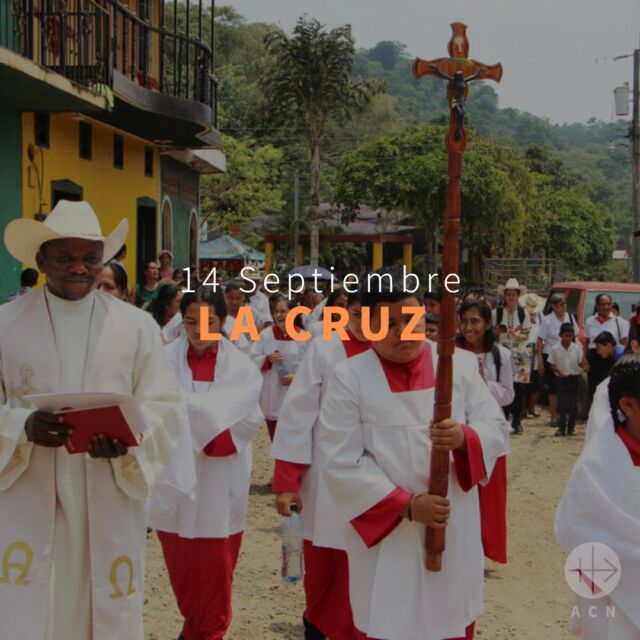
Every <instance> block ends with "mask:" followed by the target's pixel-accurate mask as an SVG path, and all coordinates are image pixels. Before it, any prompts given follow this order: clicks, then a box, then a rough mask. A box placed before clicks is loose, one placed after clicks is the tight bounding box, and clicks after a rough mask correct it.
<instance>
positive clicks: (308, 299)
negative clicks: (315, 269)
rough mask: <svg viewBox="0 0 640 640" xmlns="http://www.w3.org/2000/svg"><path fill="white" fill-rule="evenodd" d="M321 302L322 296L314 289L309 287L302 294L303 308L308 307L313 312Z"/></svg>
mask: <svg viewBox="0 0 640 640" xmlns="http://www.w3.org/2000/svg"><path fill="white" fill-rule="evenodd" d="M320 300H321V296H320V294H319V293H318V292H317V291H316V290H315V289H314V288H313V287H307V288H306V289H305V290H304V293H303V294H302V300H301V304H302V306H303V307H308V308H309V309H311V311H312V312H313V310H314V309H315V308H316V307H317V306H318V304H320Z"/></svg>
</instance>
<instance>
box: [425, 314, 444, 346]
mask: <svg viewBox="0 0 640 640" xmlns="http://www.w3.org/2000/svg"><path fill="white" fill-rule="evenodd" d="M424 322H425V328H424V333H425V337H426V338H427V339H429V340H431V341H432V342H438V325H439V324H440V316H436V315H433V314H432V313H427V314H425V316H424Z"/></svg>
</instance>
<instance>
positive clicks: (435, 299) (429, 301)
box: [424, 288, 442, 316]
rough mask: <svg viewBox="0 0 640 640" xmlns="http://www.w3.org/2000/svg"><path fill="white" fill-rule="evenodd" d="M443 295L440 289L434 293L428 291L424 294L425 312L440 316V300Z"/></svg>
mask: <svg viewBox="0 0 640 640" xmlns="http://www.w3.org/2000/svg"><path fill="white" fill-rule="evenodd" d="M441 298H442V294H441V293H440V289H439V288H438V289H436V290H434V291H427V292H425V294H424V312H425V313H430V314H431V315H432V316H439V315H440V299H441Z"/></svg>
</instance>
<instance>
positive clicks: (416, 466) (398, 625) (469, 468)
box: [320, 268, 509, 640]
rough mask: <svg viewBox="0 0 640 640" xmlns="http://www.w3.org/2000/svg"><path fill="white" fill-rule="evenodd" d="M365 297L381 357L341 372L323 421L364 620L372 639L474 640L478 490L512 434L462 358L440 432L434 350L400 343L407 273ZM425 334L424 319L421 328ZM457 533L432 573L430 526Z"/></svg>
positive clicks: (327, 463) (325, 452) (347, 364)
mask: <svg viewBox="0 0 640 640" xmlns="http://www.w3.org/2000/svg"><path fill="white" fill-rule="evenodd" d="M383 273H389V274H390V275H391V276H392V283H391V285H390V286H389V285H387V283H386V282H384V283H383V285H382V287H381V288H382V292H381V293H378V292H377V291H373V292H369V293H368V294H364V295H363V308H364V307H365V306H368V307H369V308H370V309H371V315H372V322H371V324H372V329H373V331H374V332H376V331H378V330H379V329H381V328H384V323H383V322H382V321H381V315H382V312H381V309H382V308H383V307H386V308H387V309H388V311H389V323H388V324H389V330H388V332H386V336H385V337H383V338H382V339H379V340H374V341H373V348H372V349H370V350H369V351H366V352H365V353H362V354H360V355H358V356H355V357H353V358H350V359H349V360H346V361H344V362H342V363H340V364H339V365H338V366H337V367H336V369H335V373H334V376H333V378H332V380H331V381H330V382H329V388H328V391H327V394H326V396H325V398H324V402H323V406H322V410H321V414H320V447H321V457H322V460H323V475H324V479H325V481H326V483H327V486H328V488H329V491H330V492H331V495H332V497H333V499H334V501H335V503H336V506H337V508H338V511H339V514H340V517H341V519H342V521H343V522H344V523H345V525H346V526H345V538H346V548H347V554H348V557H349V581H350V585H349V591H350V598H351V606H352V609H353V615H354V621H355V624H356V626H357V628H358V629H359V630H360V631H361V632H362V633H363V634H365V635H366V637H367V638H376V639H380V640H443V639H445V638H467V639H469V638H472V637H473V630H474V624H475V621H476V620H477V618H478V617H479V616H480V615H481V613H482V610H483V603H482V590H483V566H484V565H483V551H482V542H481V536H480V514H479V507H478V494H477V484H478V483H479V482H485V481H486V479H487V478H488V477H489V476H490V475H491V472H492V470H493V466H494V464H495V461H496V460H497V458H499V457H500V456H501V455H504V454H505V453H507V452H508V450H509V443H508V430H509V427H508V424H507V422H506V420H505V419H504V415H503V413H502V411H501V410H500V408H499V406H498V405H497V403H496V402H495V400H494V398H493V397H492V395H491V392H490V391H489V389H488V387H487V385H486V384H485V383H484V381H483V380H482V378H481V377H480V374H479V371H478V366H477V361H476V358H475V356H473V355H472V354H469V353H466V352H464V351H461V350H456V351H455V354H454V358H453V397H452V418H451V419H449V420H445V421H443V422H442V423H440V424H437V425H431V426H430V423H431V421H432V418H433V402H434V387H435V371H436V369H437V356H436V354H435V349H434V348H432V347H433V346H434V345H433V343H429V342H427V341H424V339H418V340H415V339H414V340H409V339H406V336H404V339H403V336H402V332H403V331H404V330H406V328H407V325H408V323H409V322H411V321H414V320H415V318H414V312H417V313H420V311H422V312H423V301H422V298H421V296H420V295H419V294H413V293H406V292H405V291H404V290H403V288H402V286H403V285H402V271H401V270H399V269H396V268H392V269H389V270H386V269H385V270H383ZM413 332H414V333H416V334H418V335H423V334H424V317H422V318H421V319H420V320H419V321H418V324H417V326H416V328H415V329H414V330H413ZM432 446H437V447H438V448H440V449H444V450H448V451H452V457H451V466H450V478H449V495H448V498H442V497H440V496H435V495H430V494H428V493H427V488H428V482H429V459H430V454H431V448H432ZM447 523H448V526H447V543H446V549H445V551H444V554H443V558H442V571H441V572H439V573H432V572H428V571H427V570H426V568H425V529H426V528H425V525H427V526H429V527H431V528H441V527H444V526H446V525H447Z"/></svg>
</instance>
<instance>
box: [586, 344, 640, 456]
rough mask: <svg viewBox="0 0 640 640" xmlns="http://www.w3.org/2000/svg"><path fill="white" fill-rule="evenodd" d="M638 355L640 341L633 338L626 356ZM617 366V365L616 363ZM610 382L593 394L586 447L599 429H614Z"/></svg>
mask: <svg viewBox="0 0 640 640" xmlns="http://www.w3.org/2000/svg"><path fill="white" fill-rule="evenodd" d="M633 353H637V354H640V341H639V340H636V338H631V339H630V340H629V342H628V343H627V347H626V351H625V355H628V354H633ZM614 365H615V363H614ZM609 381H610V376H608V377H606V378H605V379H604V380H603V381H602V382H601V383H600V384H599V385H598V386H597V387H596V390H595V393H594V394H593V400H592V402H591V408H590V409H589V417H588V420H587V428H586V430H585V434H584V446H585V447H586V446H587V444H588V443H589V441H590V440H591V438H592V437H593V435H594V434H595V433H597V431H598V430H599V429H601V428H602V427H603V426H605V425H607V424H608V425H609V426H610V428H611V429H613V422H612V421H611V409H610V407H609Z"/></svg>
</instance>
